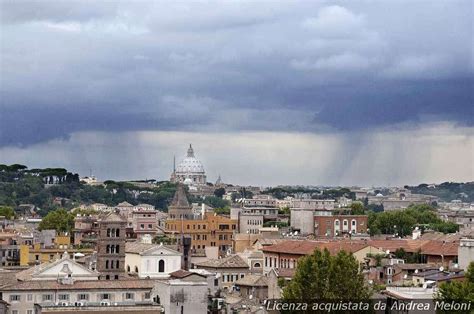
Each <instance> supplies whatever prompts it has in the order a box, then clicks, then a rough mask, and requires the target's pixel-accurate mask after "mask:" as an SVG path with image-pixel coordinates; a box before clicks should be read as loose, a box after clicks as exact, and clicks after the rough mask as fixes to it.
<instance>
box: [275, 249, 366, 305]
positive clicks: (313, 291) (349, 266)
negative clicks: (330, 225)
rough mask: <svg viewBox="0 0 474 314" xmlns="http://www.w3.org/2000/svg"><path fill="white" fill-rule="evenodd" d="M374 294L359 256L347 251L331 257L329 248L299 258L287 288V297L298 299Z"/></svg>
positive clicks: (355, 297) (337, 298)
mask: <svg viewBox="0 0 474 314" xmlns="http://www.w3.org/2000/svg"><path fill="white" fill-rule="evenodd" d="M370 296H371V290H370V289H369V287H368V286H367V285H366V284H365V282H364V277H363V275H362V273H361V272H360V271H359V263H358V262H357V260H356V259H355V257H354V256H353V255H352V254H350V253H347V252H345V251H340V252H339V253H338V254H337V255H336V256H331V255H330V253H329V251H328V250H327V249H324V251H320V250H315V251H314V252H313V254H311V255H308V256H305V257H303V258H301V259H299V260H298V266H297V268H296V273H295V276H294V277H293V280H291V282H290V283H289V284H288V285H287V286H286V287H285V288H284V290H283V299H285V300H298V301H305V300H306V301H308V300H311V299H332V300H334V299H336V300H367V299H369V297H370Z"/></svg>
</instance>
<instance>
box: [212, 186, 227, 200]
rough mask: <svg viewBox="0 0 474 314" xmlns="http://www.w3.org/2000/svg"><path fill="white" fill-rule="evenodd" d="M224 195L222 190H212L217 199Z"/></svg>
mask: <svg viewBox="0 0 474 314" xmlns="http://www.w3.org/2000/svg"><path fill="white" fill-rule="evenodd" d="M224 194H225V189H224V188H218V189H215V190H214V195H215V196H217V197H220V198H222V196H223V195H224Z"/></svg>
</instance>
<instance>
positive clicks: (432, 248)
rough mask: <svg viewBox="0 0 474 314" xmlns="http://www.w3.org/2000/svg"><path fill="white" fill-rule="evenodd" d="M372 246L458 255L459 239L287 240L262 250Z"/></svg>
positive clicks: (296, 252) (333, 249) (300, 251)
mask: <svg viewBox="0 0 474 314" xmlns="http://www.w3.org/2000/svg"><path fill="white" fill-rule="evenodd" d="M368 245H370V246H372V247H375V248H378V249H380V250H382V251H387V250H388V251H390V252H391V253H393V252H395V251H396V250H397V249H399V248H403V249H404V250H405V252H409V253H416V252H418V251H420V252H421V253H422V254H425V255H445V256H456V255H458V246H459V241H436V240H412V239H387V240H367V241H366V240H347V239H346V240H336V241H331V240H327V241H310V240H287V241H284V242H281V243H277V244H274V245H270V246H267V247H263V248H262V251H263V252H274V253H286V254H294V255H308V254H311V253H312V252H313V251H314V250H315V249H321V250H322V249H325V248H326V249H328V250H329V252H330V253H331V254H333V255H334V254H337V253H338V252H339V251H341V250H344V251H347V252H352V253H354V252H357V251H359V250H361V249H363V248H364V247H366V246H368Z"/></svg>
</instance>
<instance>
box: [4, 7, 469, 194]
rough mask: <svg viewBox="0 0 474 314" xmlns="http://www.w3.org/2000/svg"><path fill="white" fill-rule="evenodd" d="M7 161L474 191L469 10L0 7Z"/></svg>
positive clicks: (117, 174)
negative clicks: (192, 164)
mask: <svg viewBox="0 0 474 314" xmlns="http://www.w3.org/2000/svg"><path fill="white" fill-rule="evenodd" d="M0 4H1V10H0V23H1V24H0V68H1V72H0V163H7V164H11V163H22V164H26V165H28V166H29V167H30V168H33V167H65V168H67V169H69V170H71V171H74V172H79V173H80V174H81V175H88V174H89V173H90V171H92V173H93V174H94V175H96V176H97V177H98V178H99V179H102V180H105V179H116V180H130V179H145V178H148V179H151V178H153V179H157V180H165V179H168V178H169V175H170V172H171V170H172V164H173V156H174V155H176V158H177V160H178V161H179V160H180V159H181V158H182V157H183V156H184V155H185V153H186V149H187V146H188V145H189V143H192V144H193V147H194V148H195V152H196V155H197V157H198V158H199V159H201V160H202V162H203V163H204V167H205V169H206V171H207V174H208V179H209V180H210V181H215V180H216V179H217V176H218V175H219V174H221V176H222V179H223V180H224V181H225V182H229V183H237V184H253V185H262V186H264V185H278V184H304V185H359V186H380V185H404V184H419V183H437V182H438V183H440V182H444V181H473V180H474V92H473V86H474V84H473V83H474V75H473V74H474V65H473V60H474V57H473V51H474V28H473V22H472V21H473V19H474V17H473V6H474V4H473V2H472V1H469V0H466V1H456V0H453V1H435V0H433V1H408V0H407V1H403V0H401V1H369V0H367V1H364V0H359V1H272V2H271V1H246V0H243V1H192V2H189V1H186V2H184V1H133V2H132V1H116V2H110V1H77V2H76V1H73V2H64V1H13V0H0Z"/></svg>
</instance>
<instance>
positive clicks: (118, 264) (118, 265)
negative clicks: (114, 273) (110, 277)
mask: <svg viewBox="0 0 474 314" xmlns="http://www.w3.org/2000/svg"><path fill="white" fill-rule="evenodd" d="M115 268H117V269H119V268H120V262H119V261H116V262H115Z"/></svg>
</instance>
